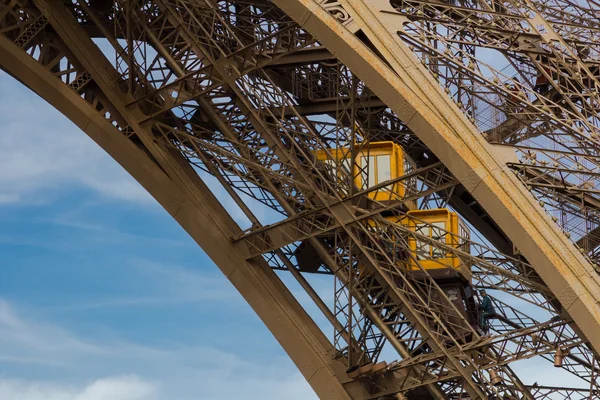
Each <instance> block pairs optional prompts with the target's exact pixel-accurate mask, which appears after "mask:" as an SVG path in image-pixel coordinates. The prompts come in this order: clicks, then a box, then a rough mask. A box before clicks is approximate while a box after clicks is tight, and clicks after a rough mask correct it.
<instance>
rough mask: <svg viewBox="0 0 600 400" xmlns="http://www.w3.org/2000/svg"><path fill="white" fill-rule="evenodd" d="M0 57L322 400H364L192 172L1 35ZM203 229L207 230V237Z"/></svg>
mask: <svg viewBox="0 0 600 400" xmlns="http://www.w3.org/2000/svg"><path fill="white" fill-rule="evenodd" d="M0 54H2V57H0V68H1V69H3V70H4V71H5V72H7V73H8V74H10V75H11V76H13V77H14V78H15V79H17V80H18V81H20V82H21V83H23V84H24V85H25V86H27V87H28V88H29V89H31V90H32V91H33V92H34V93H36V94H37V95H38V96H40V97H41V98H43V99H44V100H46V101H47V102H48V103H49V104H50V105H52V106H53V107H54V108H56V109H57V110H58V111H60V112H61V113H62V114H63V115H64V116H65V117H67V118H68V119H69V120H71V121H72V122H73V123H74V124H75V125H76V126H77V127H79V128H80V129H81V130H82V131H83V132H84V133H85V134H86V135H88V136H89V137H90V138H91V139H92V140H93V141H94V142H96V143H97V144H98V145H99V146H100V147H101V148H102V149H103V150H104V151H106V152H107V153H108V154H109V155H110V156H111V157H112V158H113V159H114V160H115V161H116V162H117V163H118V164H119V165H121V166H122V167H123V168H124V169H125V170H126V171H127V172H128V173H129V174H130V175H131V176H132V177H133V178H134V179H136V181H138V182H139V183H140V184H141V185H142V186H143V187H144V188H145V189H146V190H147V191H148V192H149V193H150V195H152V197H154V199H155V200H156V201H157V202H158V203H159V204H160V205H161V206H162V207H163V208H164V209H165V210H166V211H167V212H168V213H169V214H170V215H171V216H172V217H173V218H174V219H175V220H176V221H177V223H178V224H179V225H180V226H181V227H182V228H183V229H184V230H185V231H186V232H187V233H188V234H189V235H190V236H191V237H192V239H194V241H195V242H196V243H198V245H199V246H200V247H201V248H202V249H203V250H204V251H205V252H206V254H207V255H208V256H209V257H210V258H211V259H212V260H213V262H214V263H215V264H216V265H217V266H218V267H219V268H220V270H221V271H222V272H223V273H224V274H225V276H226V277H227V279H229V281H230V282H231V283H232V284H233V286H234V287H235V288H236V290H237V291H238V292H239V293H240V294H241V295H242V296H243V297H244V300H245V301H246V302H248V304H249V305H250V306H251V307H252V308H253V310H254V311H255V312H256V314H257V315H258V316H259V317H260V318H261V320H262V321H263V323H264V324H265V325H266V326H267V328H268V329H269V330H270V331H271V333H272V334H273V336H275V338H276V339H277V341H278V342H279V343H280V344H281V346H282V347H283V349H284V350H285V351H286V353H287V354H288V355H289V357H290V358H291V359H292V361H293V362H294V363H295V364H296V366H297V367H298V369H299V370H300V372H301V373H302V374H303V376H304V378H305V379H306V380H307V381H308V383H309V384H310V385H311V387H312V388H313V390H314V391H315V392H316V393H317V395H318V396H319V397H320V398H326V399H333V400H337V399H339V400H349V399H351V398H366V397H367V394H366V393H365V392H364V388H362V387H361V385H358V384H356V383H350V384H346V385H344V382H343V380H342V379H343V376H344V375H345V373H344V367H343V366H342V365H341V364H339V363H337V362H336V361H335V360H334V357H333V356H334V353H335V350H334V348H333V346H332V344H331V342H330V341H329V340H328V339H327V338H326V337H325V335H324V334H323V333H322V331H321V330H320V329H319V328H318V327H317V326H316V324H315V323H314V321H313V320H312V319H311V318H310V316H309V315H308V314H307V313H306V312H305V311H304V309H303V308H302V306H301V305H300V304H299V303H298V301H297V300H296V299H295V298H294V296H293V295H292V294H291V293H290V292H289V289H287V287H286V286H285V285H284V284H283V283H282V282H281V280H280V279H279V277H277V275H276V273H275V271H274V270H272V269H271V268H269V266H268V265H267V264H266V262H265V261H264V260H263V259H262V258H256V259H254V260H246V259H245V257H244V256H243V255H242V254H241V253H240V250H239V249H238V248H236V247H235V246H234V245H233V244H232V242H231V240H230V238H231V237H234V236H235V235H239V234H241V233H242V230H241V229H240V227H239V226H238V225H237V223H236V222H235V221H234V220H233V219H232V218H231V217H230V216H229V214H228V213H227V212H226V211H225V209H224V208H223V206H222V205H221V203H220V202H219V201H218V200H217V199H216V198H215V196H214V195H213V194H212V193H211V191H210V189H209V188H208V187H207V186H206V185H205V184H204V182H203V181H202V180H201V179H200V178H199V177H198V176H197V174H196V173H195V172H193V171H189V170H188V171H185V168H186V166H184V165H183V164H182V165H180V166H179V167H178V169H179V170H178V171H175V168H177V167H175V168H174V169H173V170H171V171H165V170H164V169H163V168H162V167H161V166H159V165H158V164H157V163H156V162H155V161H154V160H153V159H152V158H151V157H149V155H148V154H147V153H146V152H144V151H143V150H141V149H140V148H139V147H137V146H136V145H135V144H134V143H133V142H132V141H130V140H128V139H127V138H126V136H124V135H123V134H122V132H120V131H119V130H117V129H116V128H115V127H114V126H113V125H111V123H110V122H109V121H107V120H106V119H104V118H102V116H101V115H100V114H99V113H98V112H97V111H96V110H94V109H93V108H92V106H91V105H90V104H89V103H87V102H86V101H85V100H84V99H82V98H81V97H80V96H79V95H78V94H77V93H75V92H74V91H72V90H70V89H69V88H68V87H66V86H65V85H64V83H63V82H61V81H60V80H59V79H58V78H56V77H55V76H53V75H52V74H51V73H50V72H49V71H48V70H46V69H45V68H43V67H42V66H41V65H39V64H38V63H37V62H36V61H35V60H34V59H33V58H31V57H30V56H29V55H28V54H27V53H25V52H24V51H23V50H21V49H20V48H18V47H17V46H15V45H14V44H13V43H12V42H11V41H10V40H8V38H6V37H5V36H3V35H0ZM157 146H158V145H157ZM170 175H171V176H170ZM172 176H176V178H172ZM207 226H210V227H211V228H212V229H211V230H207V229H206V227H207ZM350 394H352V395H350Z"/></svg>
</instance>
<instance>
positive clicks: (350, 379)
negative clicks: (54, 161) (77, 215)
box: [0, 0, 600, 399]
mask: <svg viewBox="0 0 600 400" xmlns="http://www.w3.org/2000/svg"><path fill="white" fill-rule="evenodd" d="M368 3H371V4H368ZM598 13H600V3H598V2H596V1H595V0H575V1H567V0H527V1H516V0H503V1H498V0H481V1H478V0H431V1H421V0H391V1H388V0H385V1H384V0H377V1H372V2H367V1H350V0H345V1H332V0H293V1H292V0H272V1H268V0H259V1H249V0H237V1H236V0H228V1H223V0H114V1H113V0H65V1H60V0H2V1H1V2H0V67H1V68H2V69H4V70H5V71H7V72H8V73H9V74H11V75H13V76H15V77H16V78H17V79H19V80H21V81H22V82H23V83H24V84H26V85H27V86H29V87H30V88H31V89H32V90H34V91H35V92H36V93H38V94H39V95H40V96H43V97H44V98H45V99H47V100H48V101H49V102H50V103H51V104H53V105H54V106H55V107H57V108H59V109H60V110H61V111H62V112H63V113H64V114H65V115H66V116H68V117H69V118H71V119H72V120H73V121H74V122H76V123H77V124H78V125H79V126H80V127H81V128H82V129H83V130H84V131H85V132H86V133H88V134H89V135H90V136H91V137H93V138H94V140H96V141H97V142H98V143H99V144H100V145H101V146H102V147H104V148H105V149H106V150H107V151H108V152H109V153H110V154H111V155H112V156H113V157H114V158H115V159H116V160H117V161H118V162H120V163H121V164H122V165H123V166H124V167H125V168H126V169H127V170H128V171H129V172H130V173H131V174H132V175H133V176H134V177H135V178H136V179H138V180H139V181H140V183H142V184H143V185H144V186H145V187H146V188H147V189H148V190H149V191H150V193H151V194H153V195H154V196H155V198H157V200H158V201H159V202H161V204H162V205H163V206H164V207H165V208H166V209H167V210H168V211H169V212H170V213H171V214H172V215H173V216H174V218H175V219H177V220H178V221H179V222H180V223H181V224H182V226H184V228H185V229H186V230H187V231H188V232H189V233H190V235H192V237H194V239H195V240H196V241H197V242H198V243H199V244H200V245H201V246H202V247H203V248H204V249H205V250H206V251H207V253H208V254H209V255H210V256H211V257H212V258H213V259H214V260H215V262H216V263H217V265H218V266H219V267H220V268H221V269H222V270H223V271H224V272H225V273H226V274H227V276H228V277H229V278H230V279H231V280H232V282H233V283H234V285H236V287H237V288H238V289H239V290H240V292H241V293H242V294H243V295H244V296H245V298H246V299H247V301H248V302H249V303H250V304H251V305H252V306H253V307H254V309H255V310H256V312H257V313H258V314H259V316H261V318H263V320H264V321H265V323H266V324H267V326H268V327H269V329H270V330H271V331H272V332H273V333H274V335H275V336H276V338H277V339H278V340H279V341H280V342H281V343H282V345H283V346H284V348H285V349H286V351H287V352H288V354H290V357H291V358H292V359H293V361H294V362H296V364H297V365H298V367H299V369H300V370H301V372H302V373H303V374H304V376H305V377H306V378H307V379H308V380H309V382H310V383H311V385H312V387H313V388H314V389H315V391H316V392H317V394H318V395H319V396H321V397H322V398H327V399H404V398H409V399H486V398H490V399H592V398H598V397H599V396H600V393H599V391H600V388H599V387H598V385H597V379H598V373H599V372H600V363H599V358H598V351H599V350H600V345H599V343H598V337H600V335H598V334H599V333H600V324H599V323H598V321H597V320H596V319H593V318H592V319H589V318H588V319H589V321H588V320H586V318H587V316H588V315H587V314H582V313H581V312H580V310H577V309H576V308H577V307H578V306H579V305H580V304H584V305H585V307H588V308H586V310H588V311H589V312H590V313H592V314H593V310H594V307H595V306H596V305H595V304H596V303H597V302H598V300H600V285H599V283H600V280H599V279H598V277H597V276H596V273H595V272H594V268H595V266H600V197H599V194H600V187H596V185H597V183H598V182H600V181H599V180H598V175H599V174H600V173H599V172H598V171H599V170H598V166H599V165H600V156H599V155H598V149H599V148H600V119H599V118H598V111H599V107H600V22H598ZM394 49H396V50H398V51H400V50H402V51H404V53H403V54H404V55H405V56H406V57H405V59H402V57H400V55H398V54H394V53H393V51H392V50H394ZM363 61H364V63H365V64H364V65H368V67H361V64H360V62H363ZM370 68H372V69H370ZM407 72H410V74H409V75H410V77H411V78H410V79H413V78H414V79H415V82H419V79H420V82H425V83H427V84H432V83H433V85H435V86H436V89H435V90H432V91H430V92H427V91H426V89H425V87H420V89H421V90H423V96H420V95H418V92H417V88H416V87H414V86H413V87H412V91H411V86H410V85H411V83H410V79H409V78H408V76H409V75H407ZM417 78H418V79H417ZM378 79H379V80H378ZM381 82H389V83H390V84H389V85H384V86H386V87H382V85H381ZM402 85H405V86H402ZM443 96H445V98H443ZM442 98H443V100H440V99H442ZM396 99H398V100H396ZM419 102H421V103H419ZM428 102H430V103H431V104H428ZM422 104H428V105H427V107H429V108H428V109H425V108H424V106H423V105H422ZM452 113H454V114H452ZM457 115H458V116H460V117H456V116H457ZM461 124H462V125H461ZM459 125H460V126H464V127H466V128H465V129H460V127H459ZM467 128H468V129H467ZM451 129H456V130H457V131H461V132H462V133H461V134H462V135H471V136H463V138H464V137H467V138H468V139H467V140H466V141H465V142H464V143H465V144H464V146H465V147H464V150H465V151H464V152H457V153H452V151H451V150H450V148H452V146H458V145H457V144H456V143H457V140H456V138H455V139H452V137H451V136H449V134H447V132H449V131H450V130H451ZM435 135H437V136H435ZM456 137H458V136H456ZM482 138H485V139H486V140H487V141H488V142H489V143H490V144H488V143H485V142H484V141H483V140H482ZM436 141H439V142H440V143H442V144H439V145H438V144H437V143H436ZM376 142H393V143H394V144H396V145H398V146H400V147H401V148H402V150H403V154H404V159H403V166H402V171H403V172H402V174H400V175H399V176H394V177H392V178H391V180H389V179H388V180H382V181H380V182H375V183H372V184H371V183H370V179H371V178H370V177H371V176H375V174H376V172H375V171H374V168H375V167H374V165H373V164H370V163H368V162H361V161H360V160H361V159H362V158H365V159H368V158H369V154H370V152H371V151H372V150H371V144H372V143H376ZM442 145H446V146H447V147H448V149H449V150H448V151H446V150H445V148H444V147H443V146H442ZM477 146H480V147H479V148H482V149H487V150H485V151H486V152H491V153H494V152H496V153H497V154H496V155H492V156H481V157H482V160H483V161H481V165H482V167H481V169H479V168H474V167H473V165H475V164H473V162H474V161H472V160H473V159H475V158H476V156H479V154H473V155H470V154H471V153H469V151H473V152H475V153H476V147H477ZM492 146H494V147H492ZM489 149H492V150H489ZM340 154H342V155H341V156H340ZM449 154H451V155H452V157H450V156H449ZM506 154H508V156H506ZM485 157H488V159H489V160H492V161H494V162H496V161H497V160H500V161H499V162H500V164H504V165H501V166H496V167H494V168H495V169H491V170H490V171H491V172H488V173H484V172H481V171H483V169H484V168H483V167H485V166H486V165H488V166H489V165H491V164H490V163H491V161H489V160H488V159H484V158H485ZM494 157H495V158H494ZM323 159H327V160H328V161H329V162H323ZM136 160H140V161H139V162H138V161H136ZM348 160H349V164H347V162H348ZM454 160H459V161H460V162H458V161H456V162H455V161H454ZM486 160H488V161H486ZM461 162H462V164H461ZM477 162H479V161H477ZM486 162H487V163H488V164H486ZM134 164H135V165H134ZM500 164H498V165H500ZM469 168H470V169H471V170H472V171H469ZM506 171H512V173H511V174H514V176H511V174H505V175H507V176H508V178H505V177H504V175H502V174H504V173H505V172H506ZM207 175H211V176H213V177H214V178H216V180H215V182H218V183H219V184H220V185H222V187H223V188H224V189H225V191H226V192H227V194H228V196H229V198H230V199H231V200H233V203H234V204H235V205H236V208H237V209H239V210H241V212H242V213H243V215H244V217H245V219H247V220H248V221H250V227H249V228H247V229H245V230H242V229H240V228H239V226H238V225H237V224H236V223H235V222H234V220H233V219H232V218H231V217H230V216H229V215H228V214H227V212H226V211H225V209H223V208H222V207H220V206H218V205H217V204H218V202H217V200H216V199H215V198H214V196H212V194H211V193H209V192H207V190H206V186H205V185H204V184H203V183H202V180H201V179H200V178H199V177H200V176H207ZM490 177H493V178H495V179H496V178H497V179H504V181H503V182H505V183H504V185H503V186H504V187H505V188H506V190H512V192H511V193H513V194H514V197H515V198H514V199H513V198H512V197H513V196H511V195H507V194H506V193H499V192H495V191H493V190H492V195H497V197H498V201H499V202H500V203H497V202H495V200H490V196H489V195H486V194H481V193H480V192H478V190H480V189H479V188H480V187H484V186H485V187H486V188H493V187H494V186H493V185H494V183H493V182H491V181H490ZM498 177H499V178H498ZM519 181H520V182H522V185H521V184H520V183H519ZM490 182H491V183H490ZM367 183H368V184H367ZM523 189H525V190H523ZM490 190H491V189H490ZM527 191H529V192H530V193H528V192H527ZM486 193H487V192H486ZM507 193H508V192H507ZM531 196H533V198H535V199H536V202H537V204H536V202H532V201H531ZM509 200H514V201H521V203H520V205H521V206H522V207H524V208H523V210H520V211H519V210H516V209H515V208H514V207H512V208H511V206H510V204H509ZM507 204H508V205H507ZM524 204H526V205H524ZM538 204H539V205H538ZM526 207H530V208H526ZM439 208H447V209H449V210H453V211H454V212H457V213H458V215H459V216H460V217H461V218H462V219H464V220H465V221H466V223H467V224H468V226H469V228H470V231H471V235H470V237H468V236H467V235H466V234H465V232H456V231H453V230H451V229H445V228H440V227H439V226H436V225H435V224H432V223H431V222H428V221H427V220H424V219H423V220H421V219H419V217H410V218H411V219H412V220H414V221H416V223H415V225H414V227H412V228H411V227H410V226H409V225H407V223H406V222H405V221H407V218H408V217H409V215H412V214H411V210H431V209H439ZM525 209H527V210H533V211H531V212H530V213H529V215H528V217H529V218H532V219H533V221H537V222H539V224H540V226H542V225H543V224H546V225H544V227H545V228H543V229H545V230H540V231H539V232H533V231H532V227H531V225H527V224H528V222H527V221H525V220H524V218H523V217H519V214H518V212H526V211H525ZM265 210H268V211H266V212H268V213H270V215H273V216H274V217H272V219H276V220H277V222H274V223H271V224H268V225H266V224H264V221H261V220H262V218H259V217H257V215H258V214H259V213H264V212H265ZM497 210H500V211H497ZM543 210H545V211H546V212H547V213H548V214H550V218H551V219H550V218H546V217H545V216H544V211H543ZM502 212H504V213H507V214H506V215H510V216H511V217H514V218H515V221H517V222H515V223H512V222H511V223H512V225H515V226H518V228H519V229H520V231H518V230H517V229H516V228H515V229H514V230H513V229H512V228H510V227H509V228H507V226H508V225H507V224H508V223H509V222H507V221H503V220H501V219H499V217H498V216H499V215H503V214H502ZM546 220H547V221H546ZM201 221H213V223H214V225H215V226H205V227H204V229H199V228H198V226H197V225H198V224H199V223H200V222H201ZM511 221H512V220H511ZM551 221H554V223H556V224H555V225H553V224H552V222H551ZM540 229H542V228H540ZM211 230H214V232H213V233H211ZM432 232H436V235H437V236H435V235H432ZM520 232H525V234H524V235H523V234H522V233H520ZM540 232H544V233H545V235H547V237H545V238H544V239H545V240H547V241H548V243H550V245H549V246H548V245H545V244H544V243H542V242H541V241H540V239H539V238H535V235H539V233H540ZM530 239H531V240H530ZM569 240H570V241H571V243H569ZM458 244H459V245H458ZM415 246H417V247H415ZM215 247H218V249H216V248H215ZM423 249H426V251H424V250H423ZM573 249H576V251H573ZM216 252H220V253H221V254H217V253H216ZM552 252H554V253H552ZM579 253H581V254H579ZM440 254H443V255H444V257H445V258H448V259H452V260H455V262H456V265H454V267H453V268H454V269H456V270H461V271H468V274H469V279H468V280H469V283H468V290H471V291H475V290H477V289H486V290H487V291H488V292H489V293H491V294H492V297H493V303H494V309H495V315H494V316H493V318H491V319H490V320H489V325H490V334H489V335H482V332H481V330H480V329H479V326H478V322H477V321H478V318H479V317H478V316H475V317H473V316H472V315H470V314H469V312H464V310H463V308H462V307H463V306H464V304H463V305H461V304H459V303H457V301H456V299H455V298H453V297H452V295H451V294H450V292H449V291H448V290H446V289H445V288H444V287H445V286H444V285H445V284H446V283H445V281H444V280H443V279H442V280H440V278H439V276H437V275H435V274H434V273H432V268H431V267H430V266H431V265H432V264H431V263H434V264H435V263H436V262H437V263H440V261H439V259H440V257H439V255H440ZM436 255H437V256H436ZM544 257H546V258H544ZM565 263H567V264H569V265H570V266H571V267H572V271H571V270H569V271H567V269H566V268H565V267H564V264H565ZM440 266H441V263H440ZM577 268H579V269H577ZM240 271H241V272H240ZM273 271H286V272H288V273H290V274H291V275H292V276H293V277H294V278H295V279H296V280H297V282H298V283H299V284H300V286H301V287H302V288H303V289H305V291H306V293H307V294H308V296H309V298H310V299H311V301H312V302H314V303H315V304H316V306H317V308H318V309H319V310H320V311H321V312H322V313H323V314H324V316H325V318H326V320H327V321H328V323H329V326H326V327H321V329H323V330H324V331H325V333H326V334H327V335H329V339H328V338H327V337H325V336H324V335H323V334H322V332H321V330H320V329H319V328H318V327H317V326H316V325H314V323H312V321H311V320H310V318H308V316H307V315H306V313H304V311H303V310H302V307H301V306H300V304H299V303H298V301H297V300H295V299H294V298H293V296H292V295H291V293H290V292H289V291H288V290H287V289H286V288H285V286H283V285H282V284H281V282H280V281H279V280H278V279H277V277H276V275H275V274H274V273H273ZM244 274H246V275H244ZM310 274H315V275H319V274H320V275H326V276H329V277H330V278H329V282H331V293H332V295H333V300H332V301H329V300H326V299H323V298H321V297H320V296H319V294H318V293H317V291H316V290H315V289H313V287H312V286H311V284H310V283H309V279H310V278H309V277H308V276H309V275H310ZM570 274H571V275H570ZM242 276H243V277H244V278H242ZM575 278H577V279H579V280H581V282H583V281H585V284H582V283H579V281H577V280H576V279H575ZM563 282H565V283H563ZM561 285H562V286H561ZM563 286H564V290H563ZM586 296H587V297H586ZM590 298H591V299H594V301H595V304H589V301H587V300H588V299H590ZM577 299H579V300H577ZM578 301H580V302H582V303H578ZM474 312H475V314H477V312H476V311H474ZM596 317H597V316H596ZM294 327H295V328H294ZM593 333H596V337H594V335H593ZM529 359H533V360H535V361H536V362H537V363H538V365H541V366H551V365H552V364H553V363H554V364H556V366H558V367H560V368H561V369H562V371H563V372H564V376H569V377H572V379H574V380H575V381H576V382H578V384H579V386H577V385H575V386H574V387H572V388H570V387H563V386H564V385H562V384H561V383H560V382H558V383H557V385H558V386H551V385H549V384H544V385H541V384H540V385H537V384H532V382H529V379H528V377H527V375H523V374H521V373H517V369H516V368H513V367H515V366H517V365H518V363H519V362H523V361H524V360H529Z"/></svg>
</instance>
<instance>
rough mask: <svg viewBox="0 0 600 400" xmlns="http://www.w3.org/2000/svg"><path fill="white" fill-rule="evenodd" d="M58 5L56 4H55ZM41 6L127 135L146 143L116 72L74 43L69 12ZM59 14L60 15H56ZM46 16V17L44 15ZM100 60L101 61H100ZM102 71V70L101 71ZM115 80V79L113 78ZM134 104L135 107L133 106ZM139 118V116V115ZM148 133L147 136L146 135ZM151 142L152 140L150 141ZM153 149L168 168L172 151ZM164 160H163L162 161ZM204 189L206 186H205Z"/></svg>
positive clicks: (133, 109) (90, 47)
mask: <svg viewBox="0 0 600 400" xmlns="http://www.w3.org/2000/svg"><path fill="white" fill-rule="evenodd" d="M55 5H56V4H55ZM40 6H41V8H42V9H43V10H44V11H45V14H44V15H45V16H49V17H50V19H52V20H53V21H60V22H61V24H60V29H59V32H61V33H62V34H63V35H62V36H63V38H64V39H65V40H67V43H69V40H68V39H69V38H71V42H70V43H69V44H68V45H67V47H68V48H69V49H70V51H73V52H75V53H76V54H77V53H79V54H78V60H83V61H82V62H83V64H84V65H85V66H86V67H87V69H89V71H88V70H87V69H86V70H85V72H83V73H82V74H81V76H83V77H86V78H85V82H87V83H89V80H90V77H93V80H94V82H95V83H96V84H102V85H100V86H101V87H102V89H103V94H97V96H98V97H103V96H104V95H106V97H109V98H111V97H112V98H111V100H110V101H108V102H109V103H112V106H113V107H114V109H115V110H116V112H117V113H119V114H120V115H119V117H120V118H123V119H124V120H125V122H126V123H127V124H128V125H129V126H128V128H127V135H129V136H131V137H133V135H134V133H135V134H137V136H138V137H139V139H140V141H141V142H142V143H141V144H142V145H144V141H145V140H144V139H146V141H147V136H151V135H149V133H148V132H147V131H145V130H144V129H143V128H142V127H141V126H140V125H139V120H136V119H137V118H136V116H135V113H136V112H137V113H139V111H137V106H138V104H137V102H135V101H134V102H131V101H128V100H127V99H122V98H120V96H123V94H122V93H120V92H119V90H115V89H114V87H111V85H110V82H111V80H113V79H114V77H115V76H116V75H115V74H114V73H113V74H112V77H111V75H110V71H111V69H110V68H108V66H105V69H104V70H103V71H102V70H101V69H100V70H99V68H100V67H99V65H102V62H101V61H103V60H104V59H103V58H102V56H101V55H99V54H90V50H89V49H93V48H94V47H93V46H91V45H90V46H86V47H87V48H88V50H83V49H82V48H81V47H79V48H78V46H77V44H75V43H73V41H72V37H74V34H69V32H70V31H69V29H72V31H77V29H76V28H74V26H73V25H72V26H69V25H68V24H65V23H64V22H65V21H68V20H69V17H68V14H66V13H65V12H64V11H62V15H61V10H60V7H56V8H53V9H52V10H51V11H50V10H49V9H47V8H46V9H44V4H43V3H41V4H40ZM56 14H58V16H57V15H56ZM42 18H44V17H42ZM55 26H57V24H55ZM98 61H100V62H99V63H98ZM100 71H102V72H100ZM104 73H107V74H109V76H108V77H107V76H106V75H104ZM103 75H104V76H103ZM79 81H80V79H76V80H75V81H74V83H77V82H79ZM113 82H114V80H113ZM78 86H79V85H76V86H75V87H76V88H78ZM124 104H127V105H128V106H129V107H128V108H127V109H124V108H123V105H124ZM132 105H133V107H132ZM128 113H133V114H134V115H131V116H130V115H128ZM138 118H139V117H138ZM141 118H142V120H141V121H142V122H144V121H146V120H145V119H144V118H143V117H141ZM145 135H146V136H145ZM148 143H150V142H148ZM152 150H153V149H152V148H150V149H148V150H147V151H148V152H149V153H151V154H152V155H153V156H154V157H156V158H157V159H158V160H160V161H159V163H161V167H162V168H165V169H168V168H166V164H169V156H170V155H171V153H169V152H167V153H166V155H165V153H162V154H161V152H159V151H157V150H156V149H154V151H152ZM161 161H162V162H161ZM178 163H179V164H182V163H183V160H179V162H178ZM163 164H165V165H163ZM203 189H204V188H203Z"/></svg>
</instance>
